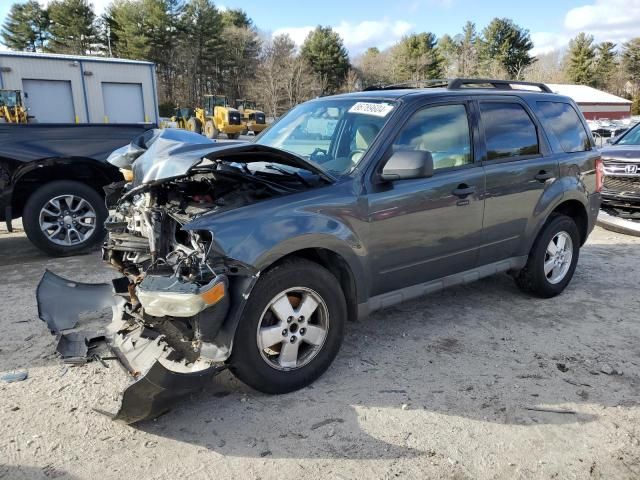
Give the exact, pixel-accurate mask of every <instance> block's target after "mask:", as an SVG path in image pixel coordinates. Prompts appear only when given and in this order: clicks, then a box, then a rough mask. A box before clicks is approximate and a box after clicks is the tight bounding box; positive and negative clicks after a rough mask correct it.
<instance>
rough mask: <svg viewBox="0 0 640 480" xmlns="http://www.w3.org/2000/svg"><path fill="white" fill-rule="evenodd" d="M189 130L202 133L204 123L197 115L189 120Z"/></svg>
mask: <svg viewBox="0 0 640 480" xmlns="http://www.w3.org/2000/svg"><path fill="white" fill-rule="evenodd" d="M187 130H189V131H190V132H194V133H202V123H200V120H198V119H197V118H196V117H191V118H190V119H189V120H188V121H187Z"/></svg>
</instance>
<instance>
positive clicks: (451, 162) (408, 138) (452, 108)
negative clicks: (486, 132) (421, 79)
mask: <svg viewBox="0 0 640 480" xmlns="http://www.w3.org/2000/svg"><path fill="white" fill-rule="evenodd" d="M393 150H394V151H398V150H423V151H427V152H430V153H431V157H432V158H433V168H434V170H436V169H442V168H451V167H460V166H463V165H467V164H469V163H472V162H473V157H472V155H471V136H470V134H469V120H468V118H467V109H466V108H465V106H464V105H440V106H435V107H427V108H423V109H422V110H419V111H418V112H416V113H414V114H413V116H412V117H411V118H410V119H409V121H408V122H407V123H406V124H405V125H404V127H402V130H401V131H400V133H399V134H398V136H397V137H396V139H395V141H394V142H393Z"/></svg>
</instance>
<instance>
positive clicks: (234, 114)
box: [187, 95, 245, 140]
mask: <svg viewBox="0 0 640 480" xmlns="http://www.w3.org/2000/svg"><path fill="white" fill-rule="evenodd" d="M244 129H245V127H244V125H243V124H242V116H241V115H240V112H239V111H238V110H236V109H235V108H232V107H231V106H230V105H229V103H228V102H227V97H225V96H224V95H205V96H204V98H203V99H202V107H197V108H195V109H194V114H193V116H192V117H191V118H189V120H188V121H187V130H189V131H190V132H196V133H202V134H203V135H204V136H205V137H207V138H218V136H219V135H220V133H224V134H226V135H227V137H228V138H230V139H232V140H235V139H237V138H238V137H239V136H240V134H241V133H242V132H243V131H244Z"/></svg>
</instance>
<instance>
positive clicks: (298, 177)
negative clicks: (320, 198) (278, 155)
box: [266, 164, 311, 187]
mask: <svg viewBox="0 0 640 480" xmlns="http://www.w3.org/2000/svg"><path fill="white" fill-rule="evenodd" d="M266 168H269V169H271V170H275V171H276V172H280V173H281V174H283V175H287V176H289V177H296V178H297V179H298V180H300V182H301V183H303V184H304V185H305V186H306V187H310V186H311V184H310V183H309V182H307V180H306V179H305V178H304V177H303V176H302V175H300V174H299V173H298V172H289V171H287V170H285V169H284V168H281V167H276V166H275V165H271V164H267V166H266Z"/></svg>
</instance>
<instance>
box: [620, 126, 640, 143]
mask: <svg viewBox="0 0 640 480" xmlns="http://www.w3.org/2000/svg"><path fill="white" fill-rule="evenodd" d="M616 145H640V123H639V124H637V125H636V126H635V127H633V128H632V129H631V130H629V131H628V132H627V133H625V134H624V136H623V137H622V138H620V140H618V141H617V142H616Z"/></svg>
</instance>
